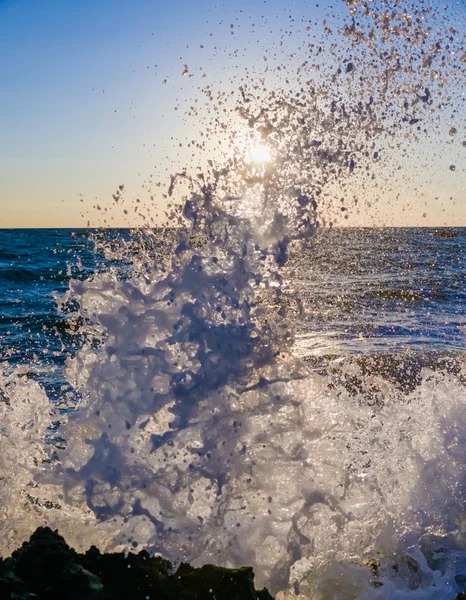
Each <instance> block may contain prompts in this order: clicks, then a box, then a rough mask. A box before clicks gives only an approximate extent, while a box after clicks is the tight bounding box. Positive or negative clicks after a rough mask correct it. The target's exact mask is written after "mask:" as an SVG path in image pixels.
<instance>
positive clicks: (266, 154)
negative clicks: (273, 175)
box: [249, 144, 272, 164]
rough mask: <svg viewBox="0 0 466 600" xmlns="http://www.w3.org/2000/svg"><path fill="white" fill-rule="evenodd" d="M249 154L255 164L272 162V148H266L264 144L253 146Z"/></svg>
mask: <svg viewBox="0 0 466 600" xmlns="http://www.w3.org/2000/svg"><path fill="white" fill-rule="evenodd" d="M249 152H250V154H251V159H252V160H253V161H254V162H255V163H259V164H264V163H268V162H270V161H271V160H272V155H271V153H270V148H269V147H268V146H264V145H263V144H258V145H257V146H253V147H252V148H251V150H250V151H249Z"/></svg>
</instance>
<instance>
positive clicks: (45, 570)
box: [0, 527, 273, 600]
mask: <svg viewBox="0 0 466 600" xmlns="http://www.w3.org/2000/svg"><path fill="white" fill-rule="evenodd" d="M0 598H2V600H10V599H11V600H33V599H34V600H173V599H176V600H204V599H205V600H215V599H217V600H220V599H221V600H273V598H272V596H271V595H270V594H269V592H268V591H267V590H266V589H263V590H261V591H257V590H256V589H255V588H254V573H253V571H252V569H251V568H250V567H243V568H240V569H225V568H222V567H216V566H213V565H205V566H203V567H201V568H199V569H196V568H194V567H191V566H190V565H188V564H184V563H182V564H181V565H180V566H179V567H178V568H177V569H175V568H174V566H173V565H172V564H171V563H170V562H169V561H167V560H164V559H163V558H161V557H153V556H151V555H150V554H149V553H148V552H146V551H145V550H143V551H141V552H139V554H132V553H129V554H125V553H114V554H111V553H106V554H102V553H101V552H100V551H99V550H98V549H97V548H96V547H95V546H92V547H91V548H90V549H89V550H88V551H87V552H85V553H84V554H79V553H77V552H76V551H75V550H73V548H70V547H69V546H68V544H67V543H66V542H65V540H64V539H63V537H61V536H60V535H59V533H58V532H57V531H52V530H51V529H49V528H47V527H39V528H38V529H37V530H36V531H35V533H34V534H33V535H32V536H31V538H30V540H29V541H27V542H25V543H24V544H23V545H22V546H21V548H18V550H15V552H13V554H12V556H11V557H9V558H6V559H0Z"/></svg>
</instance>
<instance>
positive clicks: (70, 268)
mask: <svg viewBox="0 0 466 600" xmlns="http://www.w3.org/2000/svg"><path fill="white" fill-rule="evenodd" d="M96 234H97V232H95V231H92V230H70V229H3V230H0V298H1V300H0V356H1V357H2V359H3V360H4V361H5V362H6V364H7V365H9V366H18V365H24V367H25V370H26V372H28V374H30V375H31V376H34V377H36V378H37V379H38V380H39V381H40V382H41V383H42V384H43V385H44V386H45V388H46V390H47V392H48V394H49V396H50V397H51V398H54V397H56V396H57V395H59V394H60V391H64V390H63V386H65V385H66V382H65V381H64V379H63V365H64V361H65V359H66V357H67V356H69V355H70V354H72V353H73V350H74V349H75V348H76V347H77V346H78V344H79V336H78V335H76V332H77V329H78V326H79V323H78V322H76V321H75V320H74V319H73V314H74V309H75V308H76V307H75V305H74V304H73V301H72V300H71V301H70V302H68V303H67V304H66V305H65V306H64V307H62V309H59V308H58V306H57V301H56V297H60V296H62V295H63V294H65V293H66V291H67V289H68V284H69V281H70V278H79V279H83V278H88V277H91V276H92V275H93V273H95V272H96V271H97V270H102V269H106V268H108V267H109V266H110V265H109V263H108V261H106V260H105V258H104V256H103V254H102V252H100V251H97V252H96V251H94V239H95V236H96ZM102 235H104V236H105V238H106V242H107V243H108V244H109V245H110V244H111V243H112V242H114V240H115V238H117V237H119V236H123V237H124V238H127V237H128V235H129V234H128V232H126V231H121V230H120V231H116V230H115V231H109V232H105V233H102Z"/></svg>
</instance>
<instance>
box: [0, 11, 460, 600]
mask: <svg viewBox="0 0 466 600" xmlns="http://www.w3.org/2000/svg"><path fill="white" fill-rule="evenodd" d="M347 5H348V6H349V9H350V20H349V22H347V23H346V24H345V26H344V27H343V28H342V29H341V35H342V37H343V39H344V40H345V41H344V42H342V43H341V45H339V46H338V45H337V46H335V47H332V48H331V52H330V53H329V54H328V55H327V56H326V57H325V60H323V63H322V73H321V74H320V75H319V76H318V77H315V78H311V77H310V76H309V70H310V69H313V68H315V65H311V64H310V63H309V64H308V63H307V62H303V64H302V66H301V67H299V69H300V70H299V72H297V73H296V77H295V78H294V80H293V86H285V87H281V88H277V87H276V86H275V87H273V88H272V89H270V90H267V88H265V90H264V85H263V84H262V82H257V81H253V80H252V79H251V76H249V81H248V82H247V83H244V84H243V85H242V86H241V88H239V87H238V89H239V92H238V101H237V103H236V105H235V107H234V109H232V111H231V112H230V113H229V116H228V117H225V119H224V120H223V117H222V118H220V117H218V116H215V126H216V129H220V130H222V131H227V137H228V141H229V151H230V152H229V155H228V156H227V157H223V158H222V159H219V160H218V161H214V160H213V159H210V163H208V168H206V169H205V171H203V172H202V174H200V175H199V176H194V175H193V174H192V173H193V172H195V170H193V171H192V172H191V174H190V172H189V171H188V170H187V169H186V170H181V171H179V172H177V173H176V174H174V175H172V177H171V180H170V184H169V186H167V187H168V191H167V195H168V197H171V198H174V199H177V201H176V204H175V206H174V207H173V209H172V210H171V212H170V222H171V225H172V226H175V227H176V229H174V230H173V231H172V232H171V234H170V235H171V239H170V242H169V243H168V242H167V243H162V244H159V248H158V250H157V252H156V253H155V254H154V247H155V246H156V245H157V243H158V240H155V241H154V239H153V237H152V235H151V233H150V232H149V233H145V234H141V235H140V236H139V237H135V238H133V239H132V240H131V241H130V242H129V243H128V244H122V245H120V246H118V245H117V246H115V247H114V248H106V249H105V251H106V254H107V258H111V259H112V260H115V261H116V263H117V262H118V259H119V258H124V260H125V261H126V263H130V265H131V267H130V268H129V269H128V268H126V269H125V270H124V272H123V273H122V270H121V269H119V268H118V265H116V266H115V267H114V268H112V269H109V270H108V271H106V272H103V273H97V274H95V275H94V276H93V277H91V278H89V279H87V280H72V281H71V283H70V297H73V298H75V299H76V301H77V302H78V303H79V316H80V317H81V318H82V320H83V325H82V328H81V330H80V335H81V337H82V340H83V342H82V346H81V347H80V349H79V350H78V351H77V352H76V354H75V356H74V357H73V358H72V359H69V360H68V364H67V378H68V380H69V382H70V384H71V385H72V386H73V388H74V390H75V392H76V396H77V398H78V404H77V406H70V407H69V409H70V412H69V414H68V416H67V417H65V416H63V417H62V424H61V427H60V434H61V435H62V436H63V438H64V440H66V447H65V448H54V447H53V446H52V447H51V448H50V451H49V452H46V450H45V449H44V448H45V447H46V446H45V445H44V432H45V430H46V427H47V425H48V424H49V422H50V420H51V419H52V417H49V415H48V414H47V413H48V410H49V408H48V404H47V399H46V397H45V395H44V394H43V392H42V391H41V390H40V388H39V387H38V386H37V384H34V383H32V382H30V381H23V380H22V379H21V378H20V377H19V374H16V375H15V374H13V375H10V376H9V378H7V379H6V380H5V382H4V383H2V388H1V389H2V393H3V395H4V401H3V402H2V404H1V406H2V408H3V410H4V424H5V425H4V429H3V430H2V436H3V438H4V439H3V442H4V445H5V446H6V447H7V449H8V451H7V452H4V453H3V457H2V460H4V463H5V466H4V472H8V471H9V470H11V465H12V464H14V461H15V460H16V458H17V456H18V455H19V456H21V457H22V458H21V467H20V468H19V469H18V470H17V472H16V471H15V472H14V473H13V474H12V475H11V476H10V475H8V477H9V478H10V479H9V480H8V481H9V483H8V485H7V486H5V492H4V499H5V502H4V503H3V505H4V506H5V508H4V519H3V520H4V522H5V523H8V526H9V528H10V532H11V535H10V537H9V538H8V539H5V543H4V544H5V548H6V549H11V545H12V544H13V543H14V540H16V539H18V538H21V537H22V536H23V535H25V534H26V533H27V532H28V529H31V528H33V527H35V526H36V525H38V524H43V523H48V524H50V525H52V526H58V527H59V528H60V530H61V531H62V532H63V533H64V534H65V536H66V537H67V539H68V540H69V541H70V542H71V543H73V544H75V545H76V546H77V547H78V548H82V547H83V546H84V547H86V546H88V545H89V544H90V543H98V544H99V545H100V546H101V547H102V548H103V549H113V548H125V549H139V548H141V547H146V548H150V549H151V550H152V551H154V552H160V553H162V554H163V555H165V556H167V557H168V558H172V559H179V558H183V559H184V560H189V561H192V562H193V563H195V564H201V563H205V562H215V563H218V564H226V565H238V564H248V565H251V566H253V567H254V570H255V572H256V576H257V579H258V585H259V586H261V585H267V586H269V587H270V588H271V589H272V590H273V591H274V592H280V591H285V590H293V593H294V594H296V595H298V594H301V595H302V597H306V598H341V599H342V600H343V599H346V598H354V597H358V598H431V599H434V598H442V599H447V598H454V597H456V595H457V594H458V593H459V592H461V591H464V588H465V579H464V578H465V576H466V568H465V566H466V565H465V560H466V555H465V544H464V533H463V532H464V518H463V514H464V491H465V490H464V484H465V473H466V468H465V464H466V456H465V451H464V448H465V447H466V444H465V442H466V440H465V439H464V434H463V431H464V430H465V425H466V423H464V415H463V412H464V411H463V404H464V387H463V384H462V383H461V381H460V380H459V379H458V377H456V376H454V375H452V374H449V373H436V372H434V371H432V370H429V369H427V368H426V369H424V371H422V374H421V375H420V376H419V381H418V382H417V385H415V386H414V387H413V388H412V389H409V390H403V391H402V392H401V391H400V389H399V388H398V387H397V386H396V385H395V384H394V383H393V382H390V381H388V380H387V379H384V378H383V377H382V376H380V375H377V374H369V375H364V374H361V372H360V371H359V370H358V367H357V365H355V364H354V363H350V364H340V363H339V364H338V366H337V367H335V368H337V370H338V372H339V373H340V376H341V379H343V380H344V379H345V377H346V378H352V380H354V378H356V380H357V381H359V384H358V386H356V387H355V386H353V387H350V386H347V385H345V384H344V383H342V382H341V381H336V380H335V379H332V376H331V374H330V371H328V372H326V373H321V374H317V373H315V372H313V370H312V369H311V367H310V366H309V365H307V364H306V363H305V362H303V361H301V360H300V359H298V358H297V357H296V356H295V354H294V353H293V343H294V337H293V330H292V329H293V326H292V322H291V321H290V319H289V315H288V311H289V307H288V305H287V303H286V302H285V301H284V299H283V291H284V290H285V289H286V287H287V285H288V283H289V278H290V262H291V263H292V260H291V261H290V257H291V259H293V257H294V256H297V255H299V253H303V252H307V251H309V249H308V241H309V240H310V239H312V237H313V236H314V235H315V233H316V232H317V231H318V229H319V226H320V224H321V223H322V220H323V218H322V215H323V209H324V207H325V206H326V203H327V202H329V201H330V200H329V199H331V198H332V197H333V196H334V195H335V194H338V195H337V196H336V197H337V199H338V207H339V210H340V212H341V213H344V212H345V211H346V204H345V202H343V203H341V194H342V193H344V191H348V193H351V195H352V196H354V197H356V195H357V194H356V193H355V192H352V191H351V190H352V189H359V191H360V190H361V189H364V185H365V183H364V182H365V181H366V180H367V181H368V180H372V178H373V177H374V178H375V172H380V168H381V167H383V168H384V169H383V175H382V176H381V177H382V180H381V181H382V183H381V185H382V184H383V185H385V184H388V183H387V182H388V180H389V179H390V175H391V173H392V172H393V169H395V167H397V166H398V165H399V164H400V162H403V160H404V159H405V157H406V153H407V151H408V150H407V147H406V146H403V142H402V138H403V139H405V138H404V136H405V134H406V133H408V137H409V136H411V135H412V128H413V127H414V126H416V132H417V133H415V134H414V135H415V136H421V135H425V134H427V133H428V131H427V128H425V131H423V130H422V127H421V126H420V125H418V123H419V122H420V121H421V119H422V120H424V121H428V123H429V124H430V126H431V127H434V126H440V124H441V121H438V120H436V113H435V111H433V98H434V97H435V98H438V99H439V100H438V101H439V102H443V103H444V105H445V106H450V105H451V104H452V103H454V101H455V99H456V96H454V95H452V96H451V98H450V99H444V95H445V93H444V91H443V88H442V85H444V79H445V78H446V77H447V76H446V74H445V73H446V71H447V66H446V65H445V63H446V62H447V59H446V58H441V57H440V56H439V55H440V54H442V47H440V48H439V47H438V46H437V42H438V39H437V38H438V36H439V35H440V32H442V31H443V30H442V28H441V27H440V28H439V29H435V28H429V27H427V26H426V24H425V17H426V15H432V14H433V13H432V10H433V9H432V10H431V7H430V5H428V4H427V3H421V5H419V6H418V5H416V6H414V5H411V4H410V3H402V2H398V3H396V7H395V8H394V9H393V10H392V11H391V12H390V13H388V12H387V5H386V3H384V2H370V3H365V2H354V1H352V2H349V1H348V2H347ZM451 35H452V36H453V41H451V42H450V44H456V45H458V43H460V42H458V41H457V37H456V34H453V33H452V34H451ZM413 43H414V44H415V46H416V48H419V52H414V53H413V52H412V51H411V49H412V44H413ZM451 47H452V46H450V48H449V49H451ZM455 48H456V46H455ZM455 51H456V50H455ZM310 52H311V54H313V55H314V54H315V55H316V56H315V57H314V58H313V60H318V56H319V55H320V54H321V51H319V50H318V49H317V48H312V49H311V50H310ZM348 52H350V54H348ZM343 54H344V55H345V57H343V56H342V55H343ZM458 55H459V54H458ZM449 56H450V55H449ZM436 61H437V62H439V63H440V61H443V63H440V64H439V66H438V68H434V67H433V65H435V64H436ZM336 63H338V66H337V65H336ZM455 64H456V63H455ZM442 65H443V66H442ZM276 68H277V73H279V72H280V71H279V70H278V66H277V67H276ZM449 73H450V72H449ZM454 74H455V77H456V76H459V74H458V73H457V72H456V70H455V69H454ZM449 76H450V75H449ZM277 77H278V75H277ZM454 81H455V79H453V82H454ZM259 91H260V94H259V93H258V92H259ZM212 94H213V92H212V89H209V94H208V97H209V98H211V97H212ZM222 94H223V92H221V93H219V96H218V97H217V98H215V97H214V100H213V102H214V103H216V105H217V106H218V107H221V106H223V95H222ZM440 98H442V100H440ZM436 101H437V100H436ZM209 102H211V101H210V100H209ZM233 117H234V118H235V119H239V120H240V122H241V123H243V128H242V129H241V130H240V131H238V130H234V131H232V127H231V120H230V121H229V120H228V119H233ZM391 144H392V145H393V144H395V146H397V145H398V151H399V152H398V153H397V156H396V157H395V160H394V162H390V161H392V158H393V156H392V155H390V152H389V149H390V145H391ZM259 145H262V146H265V147H266V148H267V153H265V152H263V153H262V154H261V155H260V156H259V158H257V156H256V158H254V155H252V156H251V148H254V147H256V148H257V147H258V146H259ZM261 156H262V158H264V157H266V158H267V160H262V159H261V158H260V157H261ZM384 156H386V157H387V158H384ZM269 157H270V160H269ZM383 185H382V187H383ZM183 186H184V187H185V189H187V190H188V196H187V198H185V199H184V200H183V201H179V200H178V198H181V197H182V192H181V191H180V190H181V188H182V187H183ZM358 186H359V187H358ZM120 199H121V198H120V195H119V193H118V201H120ZM67 300H68V296H67V297H65V298H63V302H66V301H67ZM298 311H299V307H298ZM343 375H344V377H343ZM374 388H377V390H378V392H377V396H376V400H374V394H373V393H372V390H373V389H374ZM31 394H32V395H33V396H34V402H31V401H30V399H31ZM28 398H29V400H28ZM26 424H27V425H26ZM12 432H14V433H12ZM12 440H14V443H13V441H12ZM2 447H3V445H2ZM10 480H11V481H10ZM26 514H27V517H28V518H27V519H25V515H26Z"/></svg>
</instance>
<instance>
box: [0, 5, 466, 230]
mask: <svg viewBox="0 0 466 600" xmlns="http://www.w3.org/2000/svg"><path fill="white" fill-rule="evenodd" d="M201 4H202V5H199V7H198V10H197V12H196V13H195V14H194V13H192V14H191V13H190V12H189V6H190V5H189V3H188V4H187V3H186V2H185V1H184V0H174V2H173V3H171V5H170V6H167V5H166V3H161V2H159V1H158V0H155V1H154V2H136V3H135V4H132V5H131V6H130V5H129V4H126V3H121V5H118V9H117V10H113V7H114V5H112V3H111V2H107V0H105V1H104V0H103V1H102V2H101V3H100V4H99V5H98V6H96V5H95V4H92V2H91V3H90V2H89V1H88V0H85V1H84V2H83V3H82V5H81V7H80V9H79V11H78V9H77V7H76V6H75V5H73V4H72V3H69V2H68V1H65V2H64V3H63V4H62V5H60V6H58V5H57V4H56V3H54V2H53V1H52V0H44V2H43V3H42V4H41V10H39V8H38V6H37V4H34V2H31V1H30V0H25V2H23V3H19V2H16V1H15V0H11V2H9V3H7V4H6V8H4V9H3V11H0V50H1V51H2V52H3V55H4V56H11V57H14V61H11V64H10V63H9V62H8V61H6V62H7V64H4V65H3V66H1V67H0V76H2V81H3V83H4V85H3V91H2V92H1V93H0V115H1V116H0V130H1V131H2V139H3V145H2V146H3V149H2V150H1V151H0V207H1V211H0V228H4V227H5V228H6V227H8V228H11V227H51V228H54V227H71V228H78V227H85V226H87V225H90V226H115V227H128V226H129V227H132V226H143V225H144V224H148V225H155V224H158V223H161V222H162V220H163V213H164V209H165V205H166V199H165V198H164V197H163V196H164V194H166V192H167V189H168V186H169V184H170V173H173V172H176V169H182V168H183V165H184V164H186V163H187V162H188V156H189V152H188V151H187V148H186V142H187V141H189V140H191V139H193V137H195V135H196V134H197V133H196V131H197V130H196V122H195V121H194V122H191V123H187V122H186V120H185V119H184V118H183V116H182V114H181V113H182V112H183V102H185V103H186V102H187V101H188V100H189V98H190V95H193V93H194V92H193V90H194V91H195V90H196V89H197V86H199V85H200V84H201V83H202V81H201V79H200V78H201V77H203V75H202V76H201V74H200V73H201V70H202V69H203V68H204V66H205V71H208V72H209V75H210V77H211V79H210V80H208V81H211V82H213V83H214V84H215V83H216V77H217V76H218V77H220V74H222V77H223V76H224V75H223V73H224V72H225V69H226V68H227V67H226V65H229V66H228V68H229V69H231V70H234V69H237V68H238V65H241V62H240V59H239V58H238V59H235V57H234V56H233V62H232V57H231V56H229V57H228V58H225V57H224V56H223V57H222V56H217V54H218V53H219V51H217V50H216V48H217V46H214V44H221V43H224V40H223V37H224V36H225V32H227V33H230V27H229V25H228V23H229V22H230V21H231V22H232V23H237V21H238V15H239V7H240V5H241V6H242V7H243V8H244V11H245V15H246V14H247V11H248V10H249V11H250V12H251V14H252V15H253V16H254V13H255V12H256V11H258V10H260V11H262V10H263V7H262V4H263V3H259V2H257V3H255V2H243V1H242V0H241V2H240V3H239V4H238V7H234V8H233V7H227V8H221V7H220V8H219V7H218V6H217V4H216V3H214V2H213V0H212V1H210V0H205V2H203V3H201ZM279 4H280V3H278V2H275V0H272V2H271V5H272V6H273V7H275V8H274V10H276V9H277V6H278V5H279ZM301 4H302V5H303V6H304V5H305V4H306V2H305V1H304V0H300V1H299V2H298V3H296V6H294V7H293V10H296V14H298V12H299V10H301ZM243 5H244V6H243ZM298 5H299V6H298ZM181 6H183V7H184V9H185V13H184V18H183V19H179V20H176V19H174V18H173V16H174V15H175V14H176V11H177V9H179V8H180V7H181ZM306 6H307V4H306ZM309 6H310V5H309ZM312 6H315V5H312ZM186 7H188V8H186ZM268 10H271V12H270V14H271V15H272V9H271V8H270V9H268ZM277 10H278V9H277ZM290 10H291V9H290ZM314 10H317V9H314ZM167 11H168V12H167ZM169 11H172V12H171V13H170V12H169ZM186 11H188V12H186ZM165 13H167V14H165ZM172 13H173V14H172ZM257 14H260V13H257ZM277 14H278V13H277ZM162 16H163V18H161V17H162ZM256 16H257V15H256ZM91 17H92V19H91ZM316 17H318V18H319V19H320V18H321V15H320V13H319V14H318V15H316ZM241 18H242V19H246V16H242V17H241ZM280 18H281V17H280ZM89 19H91V21H89ZM209 19H210V20H211V22H212V23H213V25H211V24H209V25H208V26H206V23H209ZM220 19H221V20H220ZM235 19H236V20H235ZM316 22H317V18H316ZM220 23H222V25H221V26H220ZM279 25H280V23H279V20H278V21H277V20H276V23H275V25H274V26H276V27H278V26H279ZM214 26H215V27H214ZM237 27H238V26H237ZM267 27H268V26H267ZM209 31H214V33H213V37H212V36H211V34H210V33H209ZM264 32H265V29H264ZM264 32H263V34H264ZM235 33H236V32H235ZM263 34H262V35H263ZM236 35H237V40H236V42H235V43H236V44H237V46H238V47H240V46H241V44H242V43H243V42H244V45H245V46H246V41H247V39H246V38H244V40H243V38H241V33H240V34H236ZM269 35H270V33H269ZM248 39H249V38H248ZM238 40H239V41H238ZM186 42H189V44H186ZM208 44H211V46H212V47H209V46H208ZM204 45H205V46H206V48H205V52H207V50H209V51H210V52H211V53H210V54H209V57H210V58H209V60H206V59H204V56H206V54H203V52H204ZM187 46H189V49H187V48H186V47H187ZM218 47H220V46H218ZM201 49H202V50H201ZM246 50H247V51H245V54H246V55H247V54H248V53H249V54H250V55H251V56H249V57H248V60H249V61H254V60H256V59H255V57H254V56H253V53H254V52H256V51H257V52H260V50H258V49H257V48H256V47H247V48H246ZM180 55H183V56H180ZM186 55H187V56H188V57H189V68H190V71H189V75H188V76H187V77H182V66H183V65H184V64H185V63H184V60H188V58H185V57H186ZM228 61H229V62H228ZM235 61H236V62H235ZM196 64H197V69H198V70H197V72H195V70H193V68H192V66H191V65H196ZM199 69H200V70H199ZM203 72H204V71H203ZM189 77H192V79H190V78H189ZM167 82H168V84H167ZM463 98H464V92H463ZM463 104H464V103H463ZM180 106H181V108H180V110H178V108H179V107H180ZM461 110H462V111H463V112H462V113H460V115H459V116H457V117H455V118H457V120H458V119H459V117H460V116H461V115H463V117H464V106H463V107H461ZM448 118H450V115H448ZM460 121H461V119H460ZM447 129H448V128H447ZM172 138H173V139H172ZM464 138H465V128H464V119H463V123H462V125H459V126H458V134H457V136H456V137H455V138H454V139H452V138H449V136H448V131H446V132H445V135H444V136H443V137H442V138H440V137H438V136H437V135H434V136H432V137H431V138H429V137H428V138H427V139H425V138H424V139H422V140H420V141H419V142H415V141H410V142H409V144H410V146H409V150H410V158H409V159H408V160H407V161H406V162H405V164H404V167H403V170H402V171H396V168H397V167H395V166H394V167H393V171H394V172H395V176H392V173H391V172H390V169H388V168H387V175H384V174H383V173H379V174H378V176H377V179H376V182H375V183H374V184H372V183H370V182H368V184H367V186H366V189H365V191H364V192H363V191H362V190H361V189H359V188H358V184H357V182H356V181H355V183H354V195H357V196H358V198H359V202H358V205H357V206H349V210H348V211H347V212H346V213H345V214H344V215H343V214H341V213H340V212H339V205H338V202H337V199H338V198H339V196H340V195H341V194H340V193H339V190H338V188H330V189H329V190H328V191H327V198H326V199H324V200H323V201H321V203H320V206H319V211H320V212H319V218H320V219H321V220H322V221H323V222H324V223H329V222H330V221H332V222H333V223H334V224H335V225H348V226H461V225H462V226H466V196H465V185H466V178H465V168H464V165H465V161H464V154H465V153H466V148H465V147H464V146H462V145H461V142H462V140H463V139H464ZM180 143H183V146H184V147H183V149H182V150H180V148H179V144H180ZM214 148H215V145H212V152H213V153H214V154H215V152H216V151H215V149H214ZM394 152H395V151H394ZM207 160H208V155H207V154H206V155H205V156H204V157H200V158H199V160H198V164H200V165H201V166H202V164H203V163H204V164H206V161H207ZM451 165H454V166H455V169H454V170H451V169H450V166H451ZM384 177H385V181H384V184H383V186H379V187H376V184H377V183H378V182H380V181H382V180H384ZM157 181H159V182H161V187H155V188H154V186H153V183H154V182H157ZM120 184H124V186H125V195H124V200H123V201H121V202H119V203H118V204H115V202H114V201H113V198H112V195H113V194H114V192H115V191H116V189H117V188H118V186H119V185H120ZM332 193H334V196H333V197H332ZM136 198H137V199H138V200H139V201H140V202H139V204H138V206H137V208H138V213H135V212H134V209H135V206H136V205H135V200H136ZM98 207H99V208H98ZM125 211H126V212H125ZM138 214H145V215H148V217H143V218H139V219H138V217H137V215H138ZM345 217H347V218H346V219H345Z"/></svg>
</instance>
